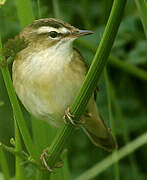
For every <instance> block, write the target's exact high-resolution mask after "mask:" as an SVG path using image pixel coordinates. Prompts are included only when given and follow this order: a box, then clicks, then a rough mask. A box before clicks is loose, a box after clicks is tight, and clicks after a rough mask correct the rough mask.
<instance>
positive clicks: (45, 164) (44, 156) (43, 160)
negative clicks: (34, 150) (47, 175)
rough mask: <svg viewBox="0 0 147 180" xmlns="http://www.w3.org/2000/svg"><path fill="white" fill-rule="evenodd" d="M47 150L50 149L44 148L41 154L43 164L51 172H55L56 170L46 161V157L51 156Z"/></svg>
mask: <svg viewBox="0 0 147 180" xmlns="http://www.w3.org/2000/svg"><path fill="white" fill-rule="evenodd" d="M47 151H48V148H46V149H44V150H43V152H42V154H41V156H40V160H41V162H42V164H43V166H44V167H45V168H46V169H47V170H48V171H49V172H52V173H54V170H53V169H51V168H50V167H49V165H48V164H47V162H46V158H47V157H49V156H50V155H49V154H48V153H47Z"/></svg>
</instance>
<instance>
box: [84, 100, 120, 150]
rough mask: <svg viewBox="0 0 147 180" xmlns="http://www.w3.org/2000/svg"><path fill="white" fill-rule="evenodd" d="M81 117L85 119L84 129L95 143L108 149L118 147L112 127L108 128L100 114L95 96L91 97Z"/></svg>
mask: <svg viewBox="0 0 147 180" xmlns="http://www.w3.org/2000/svg"><path fill="white" fill-rule="evenodd" d="M81 119H82V120H85V123H84V124H83V130H84V131H85V133H86V134H87V136H88V137H89V139H90V140H91V141H92V143H93V144H95V145H96V146H98V147H101V148H103V149H104V150H106V151H112V150H114V149H116V148H117V143H116V141H115V139H114V137H113V135H112V133H111V131H110V129H109V128H107V125H106V124H105V122H104V120H103V118H102V117H101V115H100V114H99V112H98V109H97V105H96V103H95V101H94V99H93V98H91V99H90V101H89V103H88V107H87V110H86V112H85V114H84V116H82V118H81Z"/></svg>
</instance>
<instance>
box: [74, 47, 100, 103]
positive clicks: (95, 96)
mask: <svg viewBox="0 0 147 180" xmlns="http://www.w3.org/2000/svg"><path fill="white" fill-rule="evenodd" d="M74 51H75V52H76V53H77V54H78V55H79V59H80V60H81V61H82V62H84V65H85V68H86V72H88V69H89V66H88V64H87V63H86V62H85V61H84V58H83V56H82V54H81V53H80V51H79V50H77V49H76V48H74ZM98 91H99V88H98V86H97V87H96V89H95V90H94V99H95V101H96V98H97V93H98Z"/></svg>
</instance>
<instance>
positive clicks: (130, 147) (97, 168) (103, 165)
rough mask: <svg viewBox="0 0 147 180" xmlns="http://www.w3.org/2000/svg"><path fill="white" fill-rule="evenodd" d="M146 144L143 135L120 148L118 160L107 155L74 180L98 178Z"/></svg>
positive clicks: (146, 134)
mask: <svg viewBox="0 0 147 180" xmlns="http://www.w3.org/2000/svg"><path fill="white" fill-rule="evenodd" d="M146 143H147V133H144V134H143V135H141V136H139V137H138V138H136V139H135V140H133V141H132V142H130V143H129V144H127V145H126V146H124V147H123V148H121V149H120V150H119V151H118V154H117V155H118V159H115V158H113V156H114V153H113V154H112V155H109V156H108V157H107V158H105V159H104V160H103V161H101V162H100V163H97V164H95V165H94V166H93V167H92V168H90V169H89V170H87V171H86V172H84V173H83V174H82V175H80V176H79V177H78V178H76V180H83V179H84V180H91V179H93V178H94V177H95V176H98V175H99V174H100V173H102V172H103V171H105V170H106V169H107V168H108V167H110V166H111V165H112V164H114V163H115V162H116V161H119V160H121V159H122V158H124V157H126V156H128V155H129V154H130V153H132V152H134V151H135V150H136V149H138V148H140V147H141V146H143V145H144V144H146Z"/></svg>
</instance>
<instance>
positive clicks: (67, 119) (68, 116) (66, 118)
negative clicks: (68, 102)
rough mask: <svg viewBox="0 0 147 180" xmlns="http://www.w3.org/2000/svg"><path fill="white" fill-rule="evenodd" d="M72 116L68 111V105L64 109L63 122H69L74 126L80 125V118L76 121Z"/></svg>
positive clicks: (81, 122)
mask: <svg viewBox="0 0 147 180" xmlns="http://www.w3.org/2000/svg"><path fill="white" fill-rule="evenodd" d="M73 118H74V115H72V114H71V113H70V111H69V107H68V108H67V109H66V110H65V115H64V116H63V119H64V123H65V124H68V123H69V122H70V123H71V124H72V125H74V126H76V127H80V126H81V125H82V124H83V123H84V122H83V121H82V120H80V121H76V120H74V119H73Z"/></svg>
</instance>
